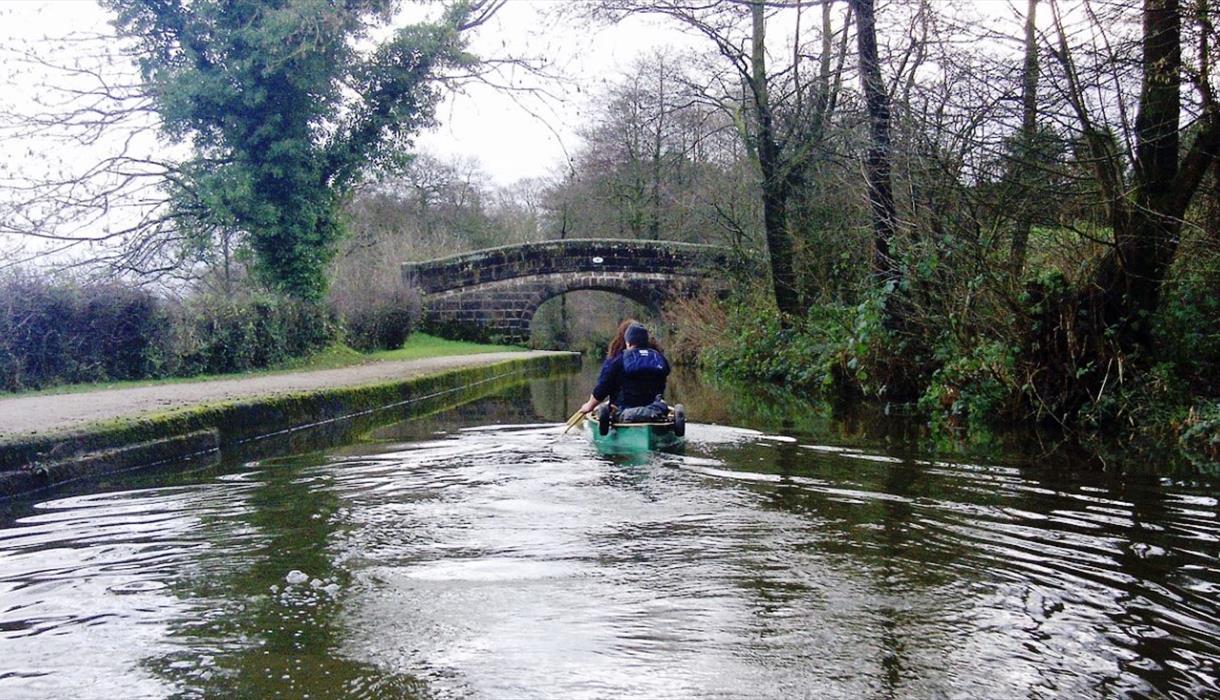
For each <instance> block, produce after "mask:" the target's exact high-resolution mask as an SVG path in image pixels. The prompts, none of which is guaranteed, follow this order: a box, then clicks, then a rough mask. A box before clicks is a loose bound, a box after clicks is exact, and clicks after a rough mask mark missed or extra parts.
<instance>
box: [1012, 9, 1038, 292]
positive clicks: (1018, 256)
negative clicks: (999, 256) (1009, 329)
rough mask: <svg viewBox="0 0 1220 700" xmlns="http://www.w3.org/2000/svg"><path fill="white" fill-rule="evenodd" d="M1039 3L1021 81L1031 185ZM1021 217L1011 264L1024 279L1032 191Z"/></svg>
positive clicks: (1029, 19) (1028, 26)
mask: <svg viewBox="0 0 1220 700" xmlns="http://www.w3.org/2000/svg"><path fill="white" fill-rule="evenodd" d="M1037 12H1038V0H1029V9H1028V10H1027V11H1026V13H1025V67H1024V75H1022V80H1021V88H1022V90H1021V142H1020V147H1019V149H1018V154H1017V155H1018V157H1019V158H1021V162H1020V163H1018V164H1017V168H1018V169H1019V172H1020V173H1021V178H1020V182H1021V183H1022V185H1027V184H1028V183H1029V182H1030V180H1031V177H1032V176H1033V173H1031V172H1030V169H1031V168H1032V164H1031V163H1030V161H1031V160H1032V158H1033V155H1034V154H1033V150H1034V149H1033V146H1034V139H1035V138H1037V132H1038V35H1037V27H1036V24H1035V22H1036V19H1037ZM1022 190H1023V192H1022V201H1021V211H1020V217H1019V218H1018V220H1017V225H1016V230H1014V231H1013V234H1012V251H1011V255H1010V260H1011V263H1012V269H1013V274H1015V275H1017V276H1020V275H1021V272H1022V271H1023V270H1024V269H1025V254H1026V251H1027V249H1028V246H1029V231H1030V229H1031V228H1033V211H1032V208H1031V207H1032V203H1031V202H1030V197H1029V188H1028V187H1027V186H1026V187H1023V188H1022Z"/></svg>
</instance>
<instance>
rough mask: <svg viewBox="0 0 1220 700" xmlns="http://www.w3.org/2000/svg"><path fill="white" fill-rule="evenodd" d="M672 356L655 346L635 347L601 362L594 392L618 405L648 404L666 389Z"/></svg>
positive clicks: (628, 406) (621, 406) (595, 395)
mask: <svg viewBox="0 0 1220 700" xmlns="http://www.w3.org/2000/svg"><path fill="white" fill-rule="evenodd" d="M668 376H669V360H666V359H665V356H664V355H662V354H661V353H660V351H658V350H654V349H652V348H632V349H630V350H625V351H623V352H621V353H619V354H617V355H615V356H614V357H608V358H606V361H605V362H603V363H602V371H601V374H600V375H598V377H597V386H595V387H594V388H593V396H594V397H596V398H598V399H605V398H606V397H607V396H608V397H610V403H612V404H614V405H615V406H618V407H619V408H635V407H636V406H647V405H648V404H650V403H652V402H653V401H654V400H655V399H656V398H657V397H658V396H660V395H661V394H664V393H665V378H666V377H668Z"/></svg>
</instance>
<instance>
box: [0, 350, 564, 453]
mask: <svg viewBox="0 0 1220 700" xmlns="http://www.w3.org/2000/svg"><path fill="white" fill-rule="evenodd" d="M555 354H566V353H553V352H545V351H529V352H493V353H484V354H479V355H454V356H450V357H430V358H425V359H420V360H402V361H398V362H373V363H369V364H366V365H357V366H355V367H341V368H339V369H324V370H315V371H312V372H295V373H288V374H270V375H263V376H257V377H242V378H240V379H217V380H212V381H206V382H190V383H178V384H162V385H158V386H143V387H135V388H131V389H107V390H101V391H90V392H85V393H79V394H57V395H50V396H16V397H13V398H5V399H0V442H3V441H5V440H10V439H14V438H18V437H29V436H31V435H37V434H40V433H49V432H60V431H63V430H67V429H70V428H76V427H81V426H84V425H87V424H89V423H97V422H99V421H107V420H113V419H115V418H131V417H134V416H138V415H140V414H143V413H153V412H157V413H159V412H162V411H167V410H170V409H174V408H184V407H187V406H194V405H198V404H210V403H220V402H225V401H236V400H241V399H251V398H255V397H259V396H270V395H274V394H286V393H293V392H298V391H310V390H316V389H331V388H335V387H343V386H362V385H365V384H377V383H380V382H386V381H392V380H394V379H408V378H410V377H418V376H420V375H424V374H432V373H434V372H439V371H442V370H447V369H456V368H459V367H474V366H479V365H489V364H493V363H496V362H501V361H504V360H520V359H524V358H527V357H541V356H544V355H555Z"/></svg>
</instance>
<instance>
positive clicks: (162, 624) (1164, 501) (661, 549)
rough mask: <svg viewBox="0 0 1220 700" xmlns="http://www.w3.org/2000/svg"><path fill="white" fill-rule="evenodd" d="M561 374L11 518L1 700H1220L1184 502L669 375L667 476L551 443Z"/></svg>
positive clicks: (1161, 481)
mask: <svg viewBox="0 0 1220 700" xmlns="http://www.w3.org/2000/svg"><path fill="white" fill-rule="evenodd" d="M590 384H591V378H590V377H589V376H581V377H575V378H568V379H556V380H545V381H543V380H539V381H534V382H531V383H529V384H528V385H521V386H518V387H516V388H514V389H509V390H507V391H505V392H504V393H502V394H499V395H497V396H495V397H492V398H488V399H483V400H481V401H479V402H477V403H474V404H469V405H467V406H463V407H460V408H457V409H455V410H453V411H451V412H447V413H445V414H440V415H435V416H431V417H427V418H422V419H417V420H413V421H408V422H404V423H400V424H396V425H394V426H390V427H386V428H380V429H378V430H376V431H375V432H374V433H372V434H371V435H369V436H368V439H367V440H364V441H362V442H360V443H357V444H353V445H349V446H347V447H344V448H340V449H337V450H332V451H329V452H327V453H323V454H317V453H315V454H310V455H304V456H297V457H285V458H278V459H270V460H264V461H261V462H257V463H251V464H248V465H244V466H241V467H235V468H232V469H229V470H228V471H227V472H224V473H221V474H205V475H201V476H198V477H196V478H194V479H183V480H180V481H179V483H175V484H172V485H164V484H163V485H160V486H155V487H150V488H140V489H136V490H127V491H118V492H111V493H104V494H97V495H89V496H72V497H61V498H57V499H52V500H46V501H43V502H40V503H34V504H29V506H28V507H27V508H26V509H25V512H23V513H21V514H20V516H19V517H17V518H15V519H14V520H12V521H11V522H8V523H7V524H6V525H5V526H4V527H3V528H2V529H0V593H2V595H0V658H2V659H4V660H5V661H4V663H3V665H0V696H2V697H5V698H10V697H61V696H63V697H66V696H72V697H99V698H100V697H107V698H110V697H183V698H190V697H276V696H279V697H294V698H296V697H305V696H310V697H370V698H372V697H378V698H380V697H453V696H459V697H466V696H473V697H495V698H501V697H514V698H516V697H620V696H627V697H707V696H716V697H790V696H798V697H806V696H816V697H853V698H854V697H944V696H959V697H1017V696H1020V697H1064V696H1069V697H1111V696H1116V695H1119V696H1121V695H1137V696H1140V695H1145V696H1182V697H1197V696H1205V695H1214V694H1216V693H1220V688H1217V676H1218V671H1220V669H1217V661H1218V660H1220V641H1217V640H1220V623H1218V622H1217V620H1218V619H1220V609H1218V605H1217V602H1216V594H1217V589H1218V586H1220V565H1218V562H1217V556H1218V555H1220V552H1218V551H1217V548H1218V545H1217V543H1218V542H1220V532H1218V531H1217V530H1218V528H1217V501H1216V498H1215V496H1213V495H1212V494H1213V493H1215V486H1216V485H1215V484H1214V483H1212V482H1210V481H1206V480H1194V481H1189V480H1181V479H1179V480H1170V479H1165V478H1145V477H1131V476H1127V477H1123V476H1115V475H1107V474H1104V473H1090V474H1085V475H1083V476H1082V475H1075V476H1073V477H1071V478H1070V479H1069V478H1064V477H1056V476H1054V475H1053V473H1052V472H1050V471H1046V470H1041V469H1038V468H1035V467H1030V466H1023V465H1021V464H1019V463H1015V460H1014V461H1013V462H1012V463H1005V464H1003V465H999V464H972V463H960V462H956V461H946V460H943V459H937V458H935V457H932V456H928V455H921V454H918V453H917V452H914V451H912V450H911V448H910V444H909V443H908V442H904V439H905V435H906V431H907V427H904V426H903V425H902V424H900V423H894V424H891V425H887V426H880V427H878V426H877V425H862V424H861V425H857V424H853V423H844V422H841V421H836V420H833V419H831V418H830V417H828V416H826V415H823V414H819V413H817V412H813V411H809V410H807V409H802V408H799V407H796V408H794V407H791V406H775V405H768V404H767V403H766V402H765V401H762V402H759V401H753V400H751V399H749V398H748V397H742V396H733V395H730V394H724V393H719V392H717V391H716V390H714V389H711V388H709V387H702V386H699V385H698V384H697V383H694V382H692V381H686V382H680V383H679V386H676V387H675V391H674V393H675V398H677V399H678V400H682V401H684V402H686V403H687V404H688V406H690V407H691V409H692V413H694V417H695V419H697V420H702V421H704V422H699V423H696V424H693V425H691V426H690V428H689V432H688V441H687V445H686V447H685V449H684V450H683V451H682V452H681V453H680V454H664V453H654V454H651V455H648V456H646V457H644V458H639V459H635V460H630V459H625V458H619V457H607V456H603V455H600V454H598V453H597V451H596V450H595V449H594V447H593V446H592V445H591V444H590V443H589V441H588V439H587V438H586V437H585V436H581V435H575V434H570V435H567V436H562V437H561V436H560V435H559V432H560V428H557V427H556V424H557V423H558V421H561V420H562V419H563V418H565V417H566V416H567V415H568V413H569V412H570V411H572V410H574V409H575V407H576V405H578V404H579V403H580V402H581V401H582V400H583V399H584V398H585V393H586V392H587V391H588V386H589V385H590ZM709 417H711V418H714V419H715V420H716V421H717V422H718V423H720V424H719V425H713V424H710V423H708V422H706V421H708V419H709Z"/></svg>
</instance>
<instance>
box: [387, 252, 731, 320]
mask: <svg viewBox="0 0 1220 700" xmlns="http://www.w3.org/2000/svg"><path fill="white" fill-rule="evenodd" d="M732 260H733V258H732V256H731V255H730V253H729V249H728V248H722V247H719V246H709V245H697V244H693V243H674V242H670V241H638V240H616V239H596V238H576V239H566V240H556V241H542V242H538V243H524V244H521V245H513V246H504V247H501V248H489V249H487V250H479V251H475V252H473V253H465V254H462V255H455V256H452V257H448V258H438V259H436V260H428V261H425V262H411V263H404V264H403V266H402V274H403V281H404V282H405V284H406V286H407V287H408V288H417V289H418V290H419V291H420V293H421V299H422V303H423V312H424V323H425V325H426V326H427V327H429V328H434V329H437V330H438V331H440V332H442V333H444V334H446V335H457V336H460V337H467V338H481V339H493V340H499V341H503V342H512V343H524V342H526V341H528V340H529V336H530V321H532V320H533V318H534V313H535V312H537V311H538V307H539V306H541V305H542V303H543V302H545V301H547V300H548V299H551V298H552V297H556V296H559V295H561V294H566V293H568V292H574V291H578V290H584V289H592V290H598V291H604V292H612V293H615V294H621V295H622V296H625V297H627V298H629V299H631V300H633V301H636V302H638V303H640V304H643V305H644V306H646V307H648V308H651V309H657V308H658V307H659V306H660V305H661V304H662V303H663V302H665V301H666V300H668V299H672V298H674V297H678V296H682V295H686V294H690V293H691V292H692V291H694V290H695V289H696V288H698V287H699V285H700V283H702V282H704V281H706V280H715V279H717V278H723V275H724V273H725V271H726V270H727V269H728V268H729V266H730V263H731V262H732Z"/></svg>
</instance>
